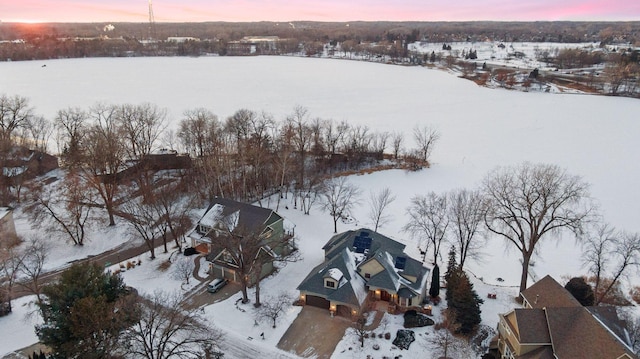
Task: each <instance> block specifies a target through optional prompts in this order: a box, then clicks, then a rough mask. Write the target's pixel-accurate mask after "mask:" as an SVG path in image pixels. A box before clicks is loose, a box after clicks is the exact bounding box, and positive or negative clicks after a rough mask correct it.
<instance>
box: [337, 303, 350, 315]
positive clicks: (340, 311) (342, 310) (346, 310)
mask: <svg viewBox="0 0 640 359" xmlns="http://www.w3.org/2000/svg"><path fill="white" fill-rule="evenodd" d="M336 314H337V315H339V316H341V317H344V318H351V307H348V306H346V305H338V306H336Z"/></svg>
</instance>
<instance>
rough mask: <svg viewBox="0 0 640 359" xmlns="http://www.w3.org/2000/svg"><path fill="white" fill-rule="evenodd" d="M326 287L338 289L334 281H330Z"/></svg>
mask: <svg viewBox="0 0 640 359" xmlns="http://www.w3.org/2000/svg"><path fill="white" fill-rule="evenodd" d="M325 286H326V287H327V288H335V287H336V282H334V281H332V280H328V281H326V282H325Z"/></svg>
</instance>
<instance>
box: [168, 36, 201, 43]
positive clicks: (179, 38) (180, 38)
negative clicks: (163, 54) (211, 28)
mask: <svg viewBox="0 0 640 359" xmlns="http://www.w3.org/2000/svg"><path fill="white" fill-rule="evenodd" d="M167 41H168V42H177V43H183V42H187V41H200V39H199V38H197V37H190V36H169V37H167Z"/></svg>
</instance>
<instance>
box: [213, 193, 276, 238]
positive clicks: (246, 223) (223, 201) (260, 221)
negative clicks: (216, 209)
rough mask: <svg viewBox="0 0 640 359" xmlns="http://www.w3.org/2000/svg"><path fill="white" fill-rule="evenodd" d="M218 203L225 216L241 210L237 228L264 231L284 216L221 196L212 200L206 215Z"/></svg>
mask: <svg viewBox="0 0 640 359" xmlns="http://www.w3.org/2000/svg"><path fill="white" fill-rule="evenodd" d="M216 204H219V205H221V206H222V207H223V210H222V216H223V217H226V216H229V215H231V214H233V213H235V212H239V215H240V217H239V218H238V225H237V227H236V228H239V229H240V228H241V229H243V230H256V229H258V230H260V231H262V229H264V227H265V226H267V225H269V224H271V223H273V222H275V221H277V220H278V219H281V218H282V217H280V215H278V214H277V213H275V212H274V211H272V210H271V209H269V208H263V207H258V206H254V205H251V204H248V203H243V202H238V201H234V200H231V199H227V198H219V197H217V198H214V199H213V201H211V203H210V204H209V207H208V208H207V211H206V212H205V215H206V213H207V212H209V211H210V210H211V208H213V206H215V205H216ZM203 217H204V216H203Z"/></svg>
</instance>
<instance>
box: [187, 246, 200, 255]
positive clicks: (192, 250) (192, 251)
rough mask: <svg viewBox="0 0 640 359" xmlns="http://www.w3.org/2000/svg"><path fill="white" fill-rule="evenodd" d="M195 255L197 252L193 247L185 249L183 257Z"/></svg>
mask: <svg viewBox="0 0 640 359" xmlns="http://www.w3.org/2000/svg"><path fill="white" fill-rule="evenodd" d="M197 253H198V251H197V250H196V249H195V248H193V247H187V248H185V249H184V255H185V256H192V255H194V254H197Z"/></svg>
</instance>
